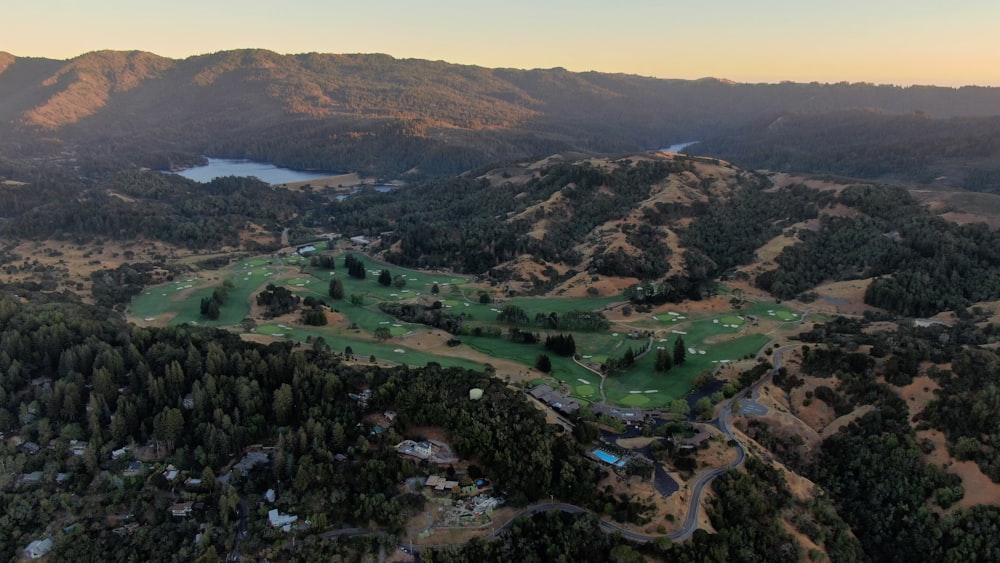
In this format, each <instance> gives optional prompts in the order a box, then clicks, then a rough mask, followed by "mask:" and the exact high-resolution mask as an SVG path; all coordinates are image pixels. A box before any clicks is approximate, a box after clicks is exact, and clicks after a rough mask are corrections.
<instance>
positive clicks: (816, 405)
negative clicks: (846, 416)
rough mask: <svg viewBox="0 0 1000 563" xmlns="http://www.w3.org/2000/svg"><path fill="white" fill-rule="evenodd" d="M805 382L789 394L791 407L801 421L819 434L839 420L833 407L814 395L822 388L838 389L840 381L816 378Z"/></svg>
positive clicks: (807, 378)
mask: <svg viewBox="0 0 1000 563" xmlns="http://www.w3.org/2000/svg"><path fill="white" fill-rule="evenodd" d="M803 380H804V381H803V383H802V385H800V386H798V387H796V388H795V389H792V392H791V393H790V394H789V406H790V407H791V412H793V413H795V416H797V417H798V418H799V420H801V421H802V422H804V423H806V425H808V426H809V427H810V428H812V429H813V430H816V431H817V432H819V431H821V430H823V429H824V428H826V427H827V426H828V425H829V424H830V423H831V422H833V420H834V419H835V418H837V413H835V412H834V410H833V407H831V406H830V405H828V404H826V403H825V402H823V401H821V400H819V399H817V398H816V397H815V396H813V393H815V391H816V388H817V387H820V386H824V387H830V388H833V389H836V387H837V383H838V381H837V380H835V379H819V378H815V377H805V378H803ZM810 397H811V398H810Z"/></svg>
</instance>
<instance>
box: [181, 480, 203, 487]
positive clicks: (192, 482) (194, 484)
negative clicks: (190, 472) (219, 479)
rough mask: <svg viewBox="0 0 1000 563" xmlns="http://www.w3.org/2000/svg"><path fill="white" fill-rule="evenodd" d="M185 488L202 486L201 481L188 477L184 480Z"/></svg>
mask: <svg viewBox="0 0 1000 563" xmlns="http://www.w3.org/2000/svg"><path fill="white" fill-rule="evenodd" d="M184 486H185V487H188V488H195V487H200V486H201V479H195V478H194V477H188V478H187V479H185V480H184Z"/></svg>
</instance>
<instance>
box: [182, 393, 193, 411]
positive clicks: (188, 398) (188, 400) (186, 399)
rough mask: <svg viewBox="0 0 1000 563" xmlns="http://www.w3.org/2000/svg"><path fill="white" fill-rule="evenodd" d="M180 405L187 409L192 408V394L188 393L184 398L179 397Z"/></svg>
mask: <svg viewBox="0 0 1000 563" xmlns="http://www.w3.org/2000/svg"><path fill="white" fill-rule="evenodd" d="M181 406H182V407H184V410H187V411H190V410H194V394H193V393H188V394H187V395H184V398H183V399H181Z"/></svg>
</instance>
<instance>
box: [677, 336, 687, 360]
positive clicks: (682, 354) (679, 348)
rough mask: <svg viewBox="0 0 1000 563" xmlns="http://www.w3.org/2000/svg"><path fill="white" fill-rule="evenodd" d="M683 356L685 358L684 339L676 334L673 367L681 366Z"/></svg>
mask: <svg viewBox="0 0 1000 563" xmlns="http://www.w3.org/2000/svg"><path fill="white" fill-rule="evenodd" d="M685 356H687V348H685V347H684V337H683V336H681V335H679V334H678V335H677V340H676V341H675V342H674V365H675V366H679V365H681V364H683V363H684V358H685Z"/></svg>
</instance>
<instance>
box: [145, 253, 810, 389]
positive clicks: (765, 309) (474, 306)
mask: <svg viewBox="0 0 1000 563" xmlns="http://www.w3.org/2000/svg"><path fill="white" fill-rule="evenodd" d="M357 256H358V258H359V259H361V260H362V261H363V262H364V263H365V267H366V270H367V274H368V275H367V276H366V278H365V279H363V280H359V279H356V278H352V277H349V276H347V275H346V269H345V268H344V267H343V254H341V255H338V256H337V268H336V269H335V270H328V269H322V268H313V267H311V266H309V262H308V260H307V259H304V258H301V257H299V256H291V257H285V258H283V259H278V258H272V257H266V256H261V257H257V258H252V259H248V260H244V261H242V262H241V263H239V264H236V265H233V266H230V267H227V268H224V269H222V270H219V271H218V272H216V275H215V276H214V277H215V278H216V279H213V280H212V281H208V278H209V277H213V276H212V274H211V273H206V274H203V275H202V278H201V279H200V280H199V279H194V278H192V279H186V280H182V281H176V282H173V283H170V284H164V285H161V286H157V287H155V288H150V289H149V290H147V291H146V292H144V293H143V294H142V295H140V296H138V297H137V298H136V299H135V300H134V301H133V303H132V306H131V310H132V314H133V315H134V316H137V317H143V318H151V319H152V318H156V317H158V316H161V315H165V314H171V313H172V314H175V317H174V318H173V319H172V320H171V324H180V323H192V324H195V323H196V324H203V325H210V326H232V325H236V324H238V323H239V322H240V321H241V320H242V319H243V318H244V317H246V316H247V315H248V314H249V310H250V306H249V304H250V300H251V299H253V298H254V295H255V294H256V293H257V292H259V291H261V290H262V289H263V287H264V286H265V285H267V284H268V283H272V280H273V279H274V278H276V277H278V274H279V273H280V272H281V270H280V267H281V265H282V264H284V266H285V268H286V269H285V272H286V273H291V274H292V277H290V278H287V279H284V280H280V281H274V282H273V283H277V284H280V285H284V286H286V287H288V288H289V289H291V290H292V291H294V292H295V293H296V294H298V295H300V296H302V297H307V296H312V297H315V298H317V299H320V300H322V301H324V302H326V303H328V304H329V305H330V306H331V307H332V308H333V309H335V310H336V311H338V312H340V313H342V314H343V315H344V316H345V317H346V318H347V319H348V320H349V321H350V323H353V324H354V325H356V327H355V328H350V329H348V328H344V327H343V326H329V327H298V326H280V325H279V324H278V323H264V324H262V325H261V326H259V327H257V329H256V332H257V333H259V334H269V335H281V336H282V337H284V338H287V339H289V340H295V341H300V342H305V341H306V339H308V338H315V337H323V339H324V340H325V341H326V343H327V344H328V345H329V346H330V347H331V348H333V349H335V350H338V351H343V350H344V349H345V348H346V347H348V346H350V347H351V348H352V350H353V352H354V354H355V355H356V356H358V357H359V358H361V359H362V360H364V359H367V358H368V357H369V356H371V355H375V356H376V357H377V358H380V359H382V360H385V361H393V362H396V363H406V364H409V365H424V364H426V363H428V362H437V363H439V364H441V365H443V366H462V367H468V368H472V369H483V367H484V366H483V365H482V364H480V363H478V362H473V361H469V360H463V359H457V358H450V357H439V356H434V355H431V354H427V353H424V352H420V351H417V350H414V349H412V348H408V347H406V346H402V345H400V344H399V343H398V342H395V343H394V342H392V341H391V340H390V341H389V342H385V343H378V342H374V341H372V340H370V339H367V338H363V337H362V335H370V334H372V333H373V332H374V331H375V330H376V329H377V328H380V327H387V328H389V332H390V334H391V335H392V336H393V337H398V336H401V335H405V334H407V333H408V332H410V331H412V330H416V329H418V328H423V327H422V325H412V324H407V323H401V322H399V321H398V320H396V319H394V318H392V317H390V316H389V315H387V314H385V313H383V312H381V311H380V310H379V309H378V303H379V302H381V301H400V300H407V299H410V298H412V297H416V296H419V295H430V293H431V287H432V286H433V285H434V284H435V283H436V284H438V286H439V288H440V292H439V294H438V295H437V296H435V299H438V300H440V301H442V303H443V305H444V307H445V308H446V309H447V310H448V311H449V312H450V313H453V314H458V313H463V314H465V315H466V317H467V319H468V321H469V322H472V323H475V324H478V325H487V326H500V327H501V330H502V331H503V332H504V333H506V330H507V327H506V326H502V325H499V324H498V323H497V322H496V316H497V314H498V313H499V311H500V310H501V309H502V308H503V306H504V305H508V304H510V305H516V306H518V307H521V308H522V309H524V311H525V312H526V313H527V315H528V317H529V318H532V319H533V318H534V316H535V315H536V314H538V313H541V314H545V315H548V314H549V313H552V312H555V313H556V314H558V315H562V314H565V313H567V312H569V311H598V310H602V309H604V308H606V307H608V306H609V305H611V304H613V303H617V302H620V301H621V297H620V296H615V297H600V298H596V297H595V298H589V297H580V298H551V297H550V298H529V297H526V298H518V299H512V300H509V301H506V302H504V303H503V304H492V303H491V304H481V303H479V302H478V295H479V293H478V292H479V286H475V285H470V284H469V283H468V280H467V279H465V278H461V277H457V276H451V275H447V274H430V273H426V272H421V271H417V270H411V269H407V268H400V267H397V266H392V265H389V264H385V263H382V262H379V261H377V260H373V259H372V258H370V257H368V256H363V255H357ZM383 268H384V269H388V270H389V272H390V273H391V274H392V275H393V277H394V278H395V277H396V276H403V278H404V279H405V280H406V284H405V286H404V287H402V288H398V287H395V286H394V285H393V286H389V287H386V286H383V285H380V284H379V283H378V281H377V279H378V274H379V272H380V271H381V270H382V269H383ZM333 278H337V279H340V280H341V281H342V282H343V284H344V293H345V296H346V298H345V299H343V300H339V301H334V300H332V299H330V297H329V282H330V280H331V279H333ZM222 279H230V280H232V282H233V290H232V292H231V293H230V295H229V298H228V299H227V301H226V303H225V304H224V305H223V306H222V307H221V310H220V318H219V319H217V320H215V321H208V320H207V319H204V318H202V317H201V315H200V310H199V309H200V302H201V299H202V298H203V297H207V296H209V295H211V293H212V291H213V290H214V288H215V287H217V286H218V285H219V283H220V281H219V280H222ZM463 290H464V294H463ZM496 293H497V294H498V292H496ZM351 295H359V296H362V299H363V303H362V304H361V305H355V304H352V303H351V302H350V299H349V298H350V296H351ZM673 313H674V314H670V313H669V312H664V313H658V314H657V315H656V316H654V317H636V318H635V319H630V320H629V322H631V323H634V324H636V325H639V326H647V327H649V328H651V329H659V330H661V331H662V332H665V333H666V334H663V335H662V336H661V337H659V338H657V339H656V340H654V341H653V342H652V350H650V352H649V353H647V354H646V355H645V356H643V357H642V358H640V359H639V360H638V361H637V362H636V364H635V365H634V366H633V367H632V368H631V369H629V370H627V371H625V372H619V373H614V374H612V375H611V376H609V377H608V378H607V380H606V384H605V391H606V394H607V397H608V399H609V401H611V402H614V403H617V404H621V405H627V406H643V407H658V406H663V405H666V404H667V403H669V402H670V401H672V400H674V399H678V398H681V397H683V396H685V395H686V394H687V393H688V391H689V390H690V388H691V381H692V380H693V379H694V378H695V377H696V376H697V375H698V374H699V373H701V372H702V371H704V370H711V369H714V368H715V367H717V366H718V365H719V362H721V361H723V360H736V359H739V358H741V357H744V356H746V355H748V354H750V355H752V354H756V353H757V352H758V351H759V350H760V348H761V347H762V346H763V345H764V344H766V343H767V341H768V338H767V337H766V336H764V335H763V334H752V335H743V331H744V330H745V326H746V320H745V317H746V315H747V314H752V315H756V316H758V318H759V319H760V322H761V323H762V324H764V323H767V322H768V321H771V322H774V323H780V322H787V321H794V320H796V319H798V318H799V317H798V316H797V315H796V314H795V313H793V312H792V311H790V310H788V309H787V308H782V307H780V306H778V305H776V304H773V303H754V304H750V305H749V306H747V307H746V308H744V309H743V310H740V311H735V312H730V313H724V314H722V315H721V316H718V314H716V316H714V317H705V316H704V314H699V315H698V316H697V317H693V316H691V315H688V314H685V313H683V312H678V311H675V312H673ZM734 325H735V326H734ZM520 328H521V329H522V330H530V331H533V332H538V333H540V334H541V335H542V337H543V338H544V336H545V334H549V333H556V332H558V331H549V330H544V331H543V330H537V329H535V327H534V326H527V327H520ZM663 329H667V330H663ZM674 331H677V332H683V333H684V334H680V335H678V334H674ZM661 334H662V333H661ZM678 336H683V338H684V342H685V347H686V348H689V349H691V350H693V352H689V354H688V356H687V361H686V362H685V363H684V364H683V365H681V366H677V367H674V368H673V369H672V370H670V371H669V372H668V373H666V374H661V373H657V372H655V370H654V369H653V365H654V363H655V357H656V348H657V347H663V348H665V349H667V350H670V351H672V350H673V344H674V342H675V341H676V339H677V337H678ZM720 336H721V338H719V337H720ZM460 338H461V340H462V341H463V342H464V343H465V345H468V346H470V347H471V348H472V349H473V350H476V351H478V352H482V353H484V354H486V355H488V356H491V357H496V358H503V359H507V360H510V361H513V362H516V363H519V364H522V365H524V366H525V367H526V368H528V367H533V366H534V365H535V360H536V358H537V356H538V355H539V354H542V353H547V352H546V350H545V349H544V347H543V346H542V345H526V344H517V343H513V342H511V341H509V340H507V339H506V338H492V337H485V336H483V337H473V336H461V337H460ZM573 338H574V340H575V342H576V345H577V353H578V354H580V355H581V356H582V357H583V358H584V359H586V360H587V361H590V362H594V363H597V364H601V363H605V362H606V361H607V360H608V359H609V358H621V357H622V356H623V355H624V354H625V352H626V350H627V349H628V347H629V346H631V347H632V348H633V350H636V351H638V350H639V348H640V347H642V346H643V345H644V344H645V340H633V339H630V338H629V337H628V334H627V332H626V331H624V330H618V331H617V332H615V331H612V330H609V331H598V332H573ZM727 339H728V340H727ZM717 340H723V342H716V341H717ZM706 341H708V342H715V343H713V344H707V343H706ZM547 354H548V356H549V358H550V359H551V362H552V373H551V374H550V376H551V378H553V379H555V380H558V381H559V382H563V383H565V384H566V385H567V386H569V387H570V388H571V389H572V392H573V395H574V396H575V397H576V398H578V399H581V400H582V401H584V402H587V401H596V400H599V399H600V389H599V385H600V376H599V375H597V374H595V373H594V372H592V371H590V370H588V369H586V368H584V367H582V366H580V365H578V364H576V363H575V362H574V361H573V359H572V358H566V357H561V356H558V355H556V354H553V353H547Z"/></svg>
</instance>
